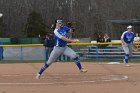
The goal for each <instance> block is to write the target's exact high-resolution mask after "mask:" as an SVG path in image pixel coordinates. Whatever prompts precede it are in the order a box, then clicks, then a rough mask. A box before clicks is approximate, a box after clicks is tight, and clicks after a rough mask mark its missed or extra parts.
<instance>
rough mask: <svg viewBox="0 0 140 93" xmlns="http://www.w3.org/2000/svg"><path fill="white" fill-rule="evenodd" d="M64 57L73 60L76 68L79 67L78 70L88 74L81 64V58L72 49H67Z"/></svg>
mask: <svg viewBox="0 0 140 93" xmlns="http://www.w3.org/2000/svg"><path fill="white" fill-rule="evenodd" d="M63 54H64V55H66V56H68V57H70V58H72V59H73V60H74V62H75V64H76V66H77V67H78V69H79V70H80V71H81V72H87V70H84V69H83V67H82V65H81V63H80V58H79V55H77V54H76V53H75V52H74V51H73V50H72V49H71V48H69V47H67V48H66V49H65V51H64V53H63Z"/></svg>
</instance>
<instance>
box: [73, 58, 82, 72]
mask: <svg viewBox="0 0 140 93" xmlns="http://www.w3.org/2000/svg"><path fill="white" fill-rule="evenodd" d="M73 60H74V61H75V64H76V65H77V67H78V68H79V70H80V69H82V66H81V63H80V59H79V57H76V58H74V59H73Z"/></svg>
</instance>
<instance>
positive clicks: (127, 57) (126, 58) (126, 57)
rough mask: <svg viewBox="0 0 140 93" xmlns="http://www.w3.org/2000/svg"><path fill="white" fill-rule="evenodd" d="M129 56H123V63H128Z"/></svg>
mask: <svg viewBox="0 0 140 93" xmlns="http://www.w3.org/2000/svg"><path fill="white" fill-rule="evenodd" d="M128 59H129V54H125V62H126V63H128Z"/></svg>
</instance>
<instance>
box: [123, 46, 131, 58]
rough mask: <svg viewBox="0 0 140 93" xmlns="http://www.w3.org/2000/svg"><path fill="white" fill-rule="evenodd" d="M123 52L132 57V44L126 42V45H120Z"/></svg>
mask: <svg viewBox="0 0 140 93" xmlns="http://www.w3.org/2000/svg"><path fill="white" fill-rule="evenodd" d="M122 47H123V50H124V52H125V54H129V57H132V44H128V45H127V46H124V45H122Z"/></svg>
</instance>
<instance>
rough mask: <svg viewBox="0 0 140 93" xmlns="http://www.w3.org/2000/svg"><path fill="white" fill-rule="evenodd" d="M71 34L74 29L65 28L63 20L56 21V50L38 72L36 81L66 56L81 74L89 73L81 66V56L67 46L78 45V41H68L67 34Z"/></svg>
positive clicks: (54, 49)
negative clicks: (73, 62) (60, 58)
mask: <svg viewBox="0 0 140 93" xmlns="http://www.w3.org/2000/svg"><path fill="white" fill-rule="evenodd" d="M69 31H70V32H71V31H72V29H71V28H69V27H67V26H63V23H62V20H56V28H55V30H54V48H53V50H52V52H51V54H50V57H49V59H48V61H47V62H45V64H44V65H43V67H42V68H41V69H40V71H39V72H38V74H37V76H36V79H39V78H40V76H41V75H42V73H43V72H44V70H45V69H46V68H48V67H49V66H50V65H51V64H52V63H53V62H55V61H56V60H57V58H58V57H59V56H60V55H61V54H64V55H66V56H68V57H70V58H72V59H73V60H74V61H75V64H76V65H77V67H78V69H79V71H80V72H87V69H84V68H83V67H82V66H81V64H80V58H79V56H78V55H77V54H76V53H75V52H74V51H73V50H72V49H71V48H69V47H68V46H67V42H71V43H76V42H77V41H76V40H72V39H68V38H67V32H69Z"/></svg>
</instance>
